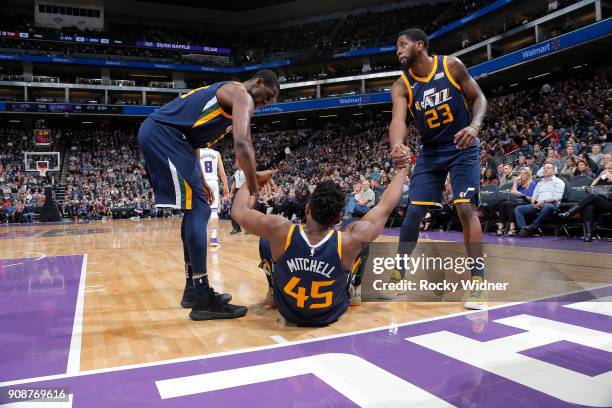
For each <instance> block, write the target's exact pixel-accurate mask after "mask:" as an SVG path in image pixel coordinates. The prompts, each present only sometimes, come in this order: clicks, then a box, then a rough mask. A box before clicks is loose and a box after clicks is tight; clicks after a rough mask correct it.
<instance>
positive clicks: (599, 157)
mask: <svg viewBox="0 0 612 408" xmlns="http://www.w3.org/2000/svg"><path fill="white" fill-rule="evenodd" d="M603 158H604V155H603V153H601V146H600V145H598V144H594V145H593V146H592V147H591V153H589V159H591V160H592V161H593V163H595V166H597V168H598V169H599V168H603Z"/></svg>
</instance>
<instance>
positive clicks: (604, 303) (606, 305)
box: [563, 295, 612, 317]
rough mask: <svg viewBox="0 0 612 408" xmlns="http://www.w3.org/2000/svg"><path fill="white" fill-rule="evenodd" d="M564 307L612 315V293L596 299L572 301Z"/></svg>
mask: <svg viewBox="0 0 612 408" xmlns="http://www.w3.org/2000/svg"><path fill="white" fill-rule="evenodd" d="M563 307H567V308H570V309H575V310H582V311H584V312H590V313H598V314H601V315H604V316H610V317H612V295H611V296H605V297H602V298H598V299H597V300H595V301H588V302H578V303H572V304H570V305H564V306H563Z"/></svg>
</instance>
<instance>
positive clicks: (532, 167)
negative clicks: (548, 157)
mask: <svg viewBox="0 0 612 408" xmlns="http://www.w3.org/2000/svg"><path fill="white" fill-rule="evenodd" d="M525 160H526V163H525V167H526V168H528V169H529V170H530V171H531V174H537V172H538V170H540V166H538V165H537V164H535V159H534V158H533V156H527V158H526V159H525Z"/></svg>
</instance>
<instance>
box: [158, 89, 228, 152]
mask: <svg viewBox="0 0 612 408" xmlns="http://www.w3.org/2000/svg"><path fill="white" fill-rule="evenodd" d="M227 83H228V82H217V83H215V84H212V85H209V86H205V87H202V88H197V89H193V90H191V91H189V92H187V93H186V94H184V95H181V96H179V97H177V98H176V99H174V100H172V101H170V102H168V103H167V104H166V105H164V106H162V107H161V108H160V109H159V110H158V111H157V112H154V113H153V114H151V115H150V116H149V117H150V118H151V119H153V120H155V121H157V122H160V123H163V124H166V125H168V126H171V127H174V128H176V129H178V130H179V131H180V132H181V133H182V134H184V135H185V138H186V139H187V141H188V142H189V144H190V145H191V146H193V147H194V148H198V147H211V146H212V145H214V144H215V143H217V142H218V141H220V140H221V139H223V138H224V137H225V135H227V134H228V133H229V132H231V131H232V115H231V114H230V113H228V112H225V111H224V110H223V108H222V107H221V105H219V102H218V101H217V89H219V87H221V86H222V85H223V84H227Z"/></svg>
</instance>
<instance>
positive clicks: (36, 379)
mask: <svg viewBox="0 0 612 408" xmlns="http://www.w3.org/2000/svg"><path fill="white" fill-rule="evenodd" d="M609 286H610V285H609V284H606V285H601V286H594V287H592V288H588V289H584V288H583V289H578V290H575V291H572V292H567V293H561V294H557V295H550V296H544V297H540V298H534V299H530V300H526V301H523V302H510V303H507V304H504V305H499V306H493V307H488V308H486V309H484V311H488V310H495V309H502V308H505V307H511V306H516V305H521V304H524V303H529V302H534V301H538V300H543V299H550V298H554V297H558V296H565V295H571V294H574V293H580V292H588V291H591V290H596V289H602V288H607V287H609ZM482 312H483V310H466V311H463V312H457V313H451V314H446V315H443V316H436V317H428V318H426V319H419V320H412V321H410V322H405V323H399V324H397V327H404V326H412V325H414V324H419V323H426V322H433V321H436V320H442V319H447V318H451V317H458V316H467V315H470V314H478V313H482ZM388 328H389V325H388V324H387V325H384V326H379V327H374V328H371V329H362V330H355V331H352V332H345V333H339V334H332V335H329V336H322V337H315V338H311V339H305V340H297V341H293V342H288V343H282V344H270V345H267V346H259V347H248V348H243V349H239V350H231V351H222V352H219V353H212V354H201V355H199V356H191V357H180V358H173V359H168V360H159V361H152V362H149V363H140V364H127V365H122V366H116V367H107V368H99V369H95V370H87V371H81V372H79V373H77V374H74V375H66V374H54V375H47V376H43V377H33V378H25V379H22V380H13V381H7V382H3V383H0V387H8V386H11V385H19V384H27V383H32V382H40V381H51V380H58V379H62V378H67V377H70V378H74V377H82V376H87V375H94V374H104V373H112V372H115V371H122V370H131V369H135V368H145V367H155V366H160V365H165V364H176V363H187V362H190V361H197V360H208V359H209V358H215V357H225V356H232V355H236V354H243V353H251V352H254V351H262V350H270V349H275V348H278V347H287V346H293V345H297V344H307V343H313V342H317V341H323V340H331V339H337V338H341V337H348V336H355V335H359V334H365V333H373V332H376V331H384V330H387V329H388Z"/></svg>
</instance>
